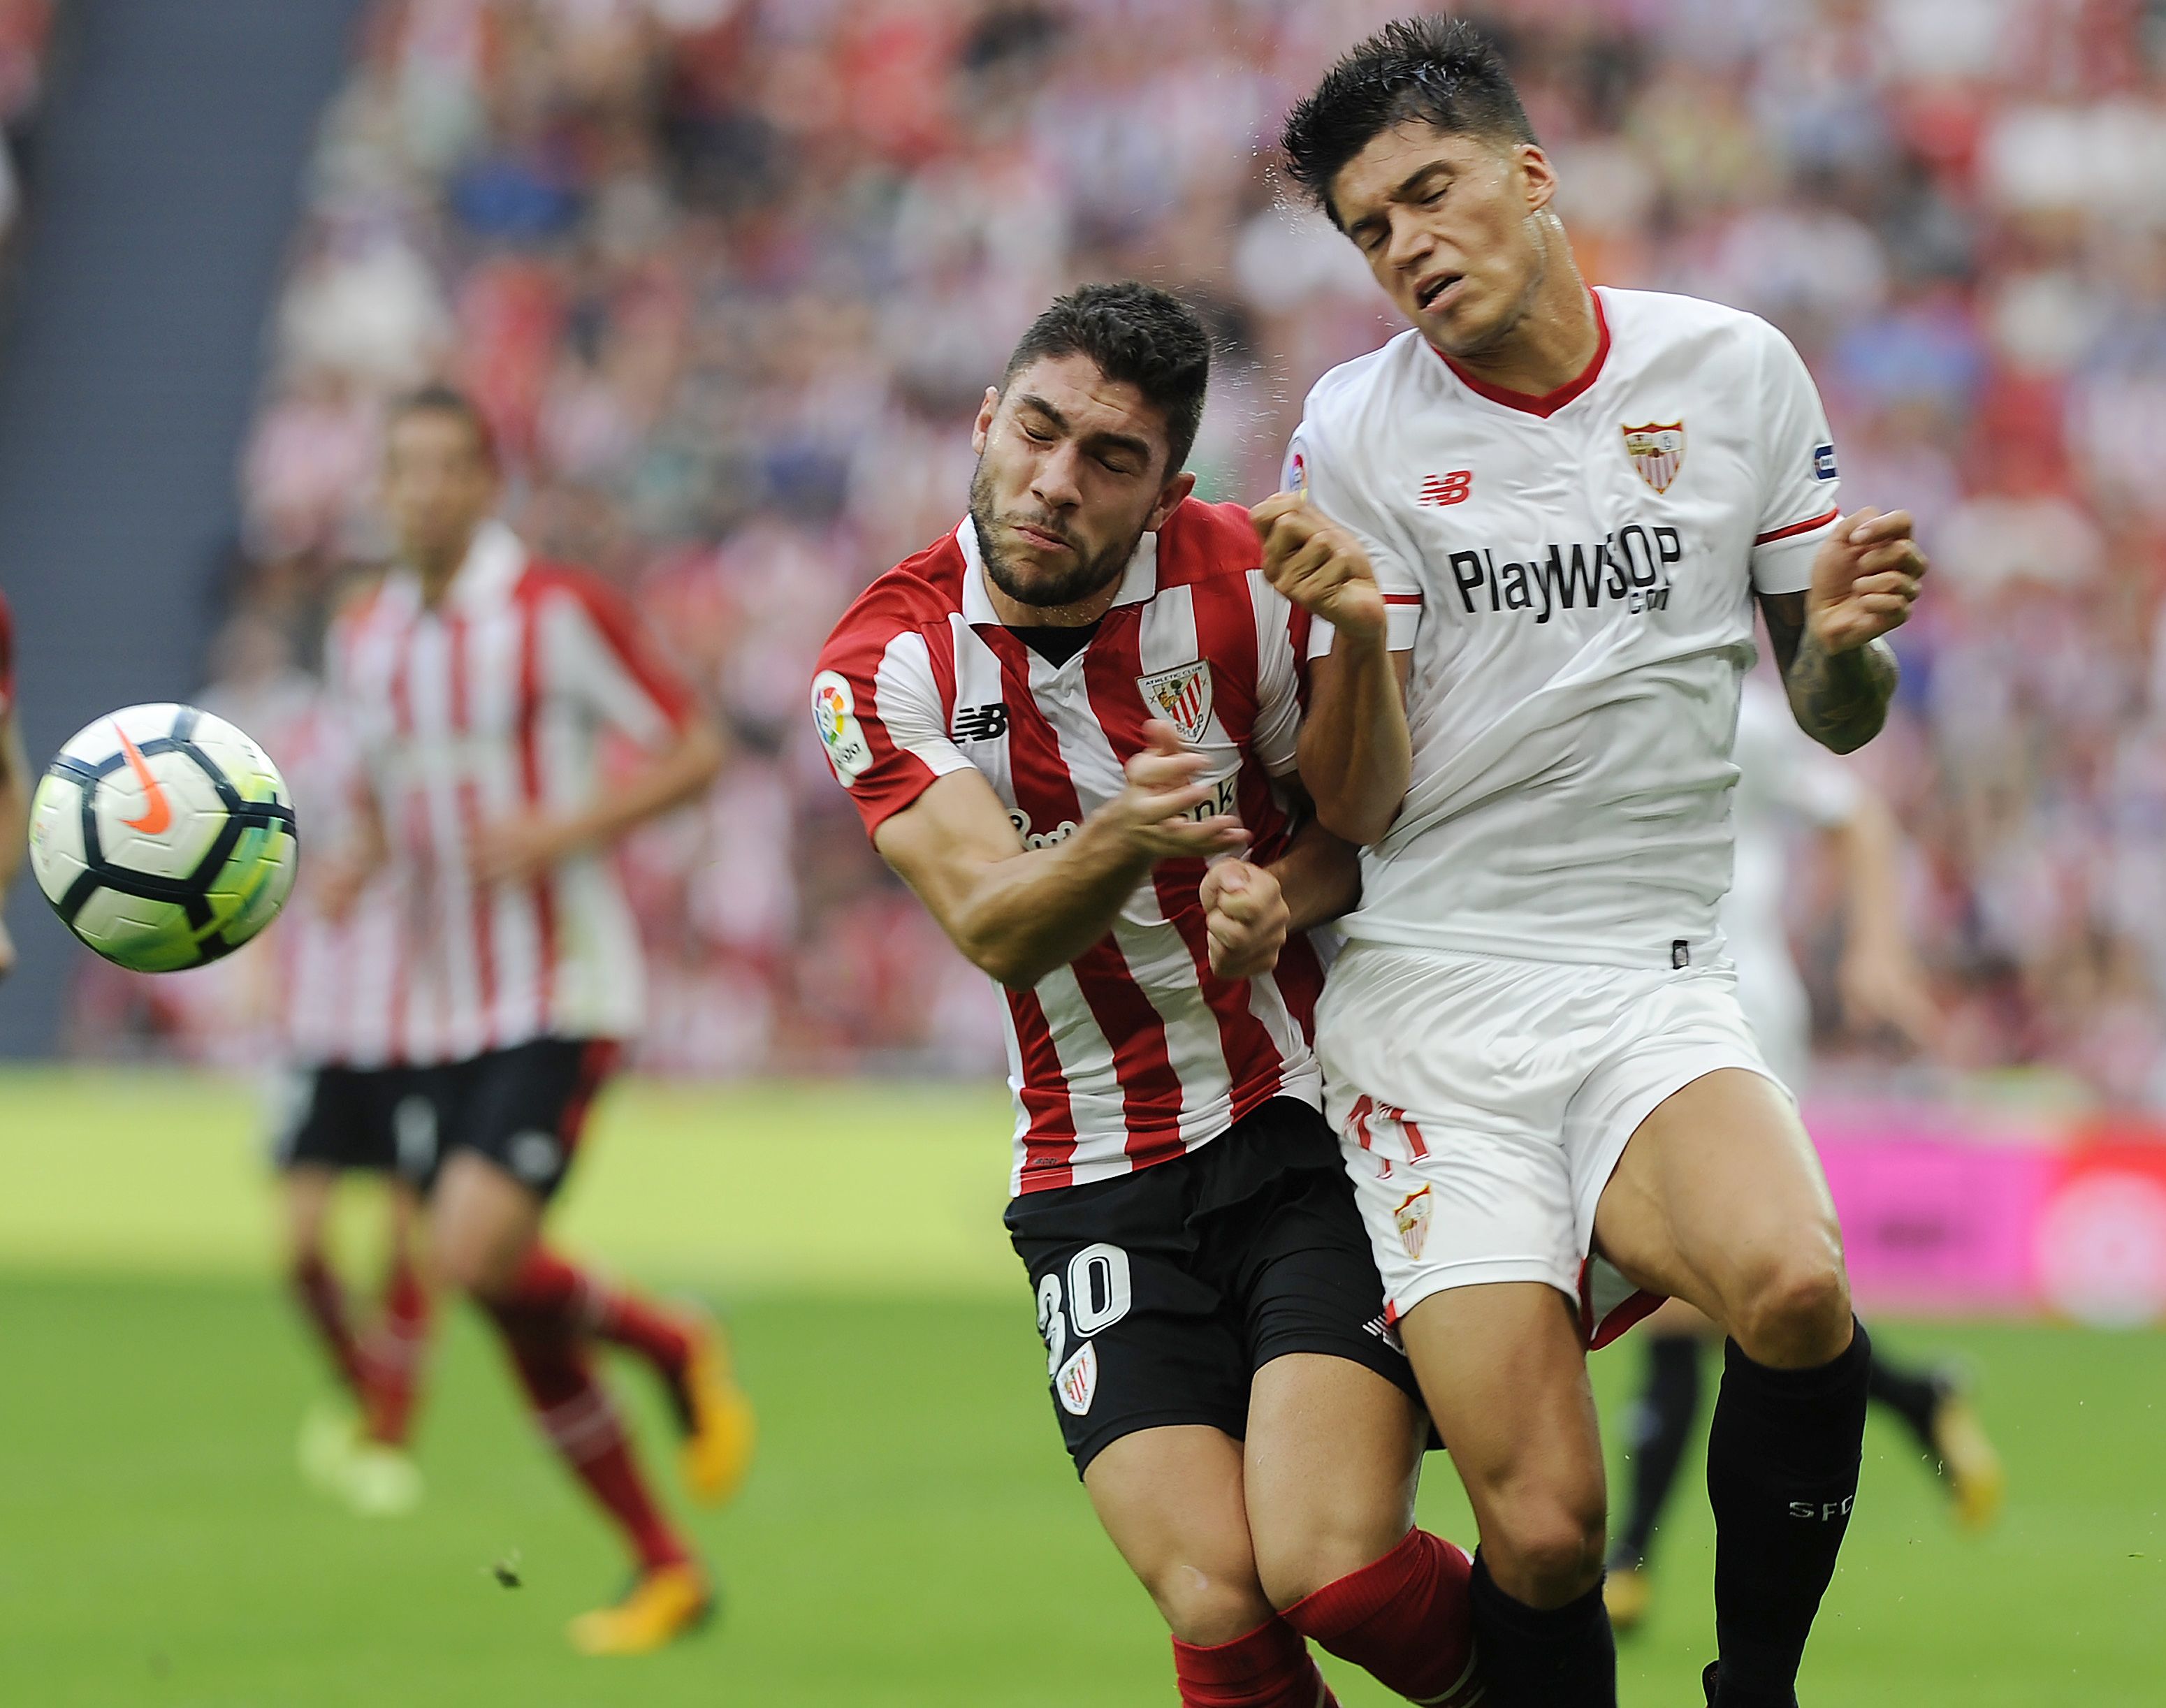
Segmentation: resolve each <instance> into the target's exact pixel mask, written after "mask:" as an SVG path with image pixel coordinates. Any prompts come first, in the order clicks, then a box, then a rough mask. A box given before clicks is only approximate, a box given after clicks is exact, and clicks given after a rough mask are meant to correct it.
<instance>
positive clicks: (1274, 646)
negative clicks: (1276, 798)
mask: <svg viewBox="0 0 2166 1708" xmlns="http://www.w3.org/2000/svg"><path fill="white" fill-rule="evenodd" d="M1249 600H1250V602H1251V604H1253V605H1254V607H1255V614H1256V720H1255V724H1254V725H1251V726H1250V728H1249V750H1250V751H1252V752H1253V753H1254V754H1255V756H1256V761H1257V762H1258V763H1259V764H1260V765H1261V766H1262V767H1264V769H1265V771H1267V772H1270V773H1271V775H1272V776H1273V777H1284V776H1286V774H1287V772H1291V771H1292V770H1293V769H1294V768H1295V764H1296V761H1297V751H1296V743H1297V741H1298V740H1299V738H1300V735H1301V700H1302V694H1301V671H1302V665H1303V663H1304V662H1306V661H1305V659H1304V657H1303V648H1304V647H1305V646H1306V645H1307V641H1308V626H1309V624H1308V613H1307V612H1306V611H1303V610H1302V609H1299V608H1298V607H1297V606H1296V605H1295V604H1292V602H1291V601H1290V600H1288V599H1287V598H1286V596H1285V595H1284V594H1283V593H1280V592H1279V590H1278V589H1277V588H1275V587H1273V586H1272V585H1271V583H1270V582H1268V581H1266V580H1265V578H1264V572H1263V571H1261V570H1260V569H1252V570H1250V571H1249Z"/></svg>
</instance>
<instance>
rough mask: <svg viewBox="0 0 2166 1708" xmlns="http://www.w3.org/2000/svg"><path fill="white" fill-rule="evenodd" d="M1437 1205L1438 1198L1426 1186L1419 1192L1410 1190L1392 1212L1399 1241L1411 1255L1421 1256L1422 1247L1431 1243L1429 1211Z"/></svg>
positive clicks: (1409, 1255)
mask: <svg viewBox="0 0 2166 1708" xmlns="http://www.w3.org/2000/svg"><path fill="white" fill-rule="evenodd" d="M1435 1207H1436V1200H1435V1199H1433V1198H1431V1197H1430V1196H1429V1188H1428V1187H1426V1186H1424V1187H1423V1188H1422V1189H1421V1190H1420V1191H1418V1192H1409V1193H1408V1194H1407V1196H1406V1199H1405V1200H1404V1201H1403V1203H1402V1204H1401V1205H1399V1207H1398V1209H1397V1210H1395V1211H1393V1212H1392V1221H1393V1222H1395V1223H1396V1224H1397V1226H1398V1230H1399V1243H1400V1244H1401V1245H1403V1246H1404V1247H1406V1248H1407V1255H1408V1257H1420V1256H1421V1254H1422V1247H1424V1246H1426V1245H1427V1244H1428V1243H1429V1212H1430V1211H1431V1210H1434V1208H1435Z"/></svg>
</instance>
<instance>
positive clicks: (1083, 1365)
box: [1053, 1341, 1098, 1417]
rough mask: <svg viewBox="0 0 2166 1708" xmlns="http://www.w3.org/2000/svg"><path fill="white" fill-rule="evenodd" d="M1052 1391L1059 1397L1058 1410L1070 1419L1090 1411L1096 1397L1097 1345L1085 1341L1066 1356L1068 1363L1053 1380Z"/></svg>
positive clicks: (1094, 1342)
mask: <svg viewBox="0 0 2166 1708" xmlns="http://www.w3.org/2000/svg"><path fill="white" fill-rule="evenodd" d="M1053 1388H1054V1392H1055V1393H1056V1394H1059V1396H1060V1409H1061V1410H1063V1411H1065V1412H1066V1413H1067V1414H1068V1415H1070V1417H1080V1416H1082V1415H1083V1414H1084V1413H1085V1412H1086V1411H1088V1410H1090V1409H1091V1401H1092V1400H1096V1398H1097V1397H1098V1343H1097V1342H1096V1341H1086V1342H1083V1344H1082V1345H1081V1346H1080V1347H1076V1349H1075V1351H1074V1352H1070V1354H1069V1355H1068V1362H1067V1363H1065V1364H1063V1365H1062V1366H1061V1367H1060V1373H1059V1375H1057V1376H1055V1377H1054V1379H1053Z"/></svg>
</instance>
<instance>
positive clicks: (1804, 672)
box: [1760, 593, 1900, 753]
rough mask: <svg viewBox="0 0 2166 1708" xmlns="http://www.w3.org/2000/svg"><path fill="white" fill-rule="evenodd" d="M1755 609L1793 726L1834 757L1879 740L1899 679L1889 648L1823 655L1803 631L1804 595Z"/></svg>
mask: <svg viewBox="0 0 2166 1708" xmlns="http://www.w3.org/2000/svg"><path fill="white" fill-rule="evenodd" d="M1760 609H1761V613H1762V615H1763V616H1765V617H1766V618H1767V638H1768V639H1769V640H1771V641H1772V642H1773V643H1774V648H1775V662H1776V663H1777V664H1778V665H1779V666H1780V667H1781V668H1782V672H1783V688H1784V689H1785V690H1786V691H1787V692H1788V694H1789V697H1790V710H1791V713H1792V714H1793V715H1794V716H1795V717H1796V719H1797V720H1798V727H1799V729H1801V730H1804V732H1805V733H1806V734H1807V735H1810V736H1811V737H1812V738H1813V740H1815V741H1817V742H1819V743H1820V746H1823V747H1825V748H1828V749H1830V750H1831V751H1834V752H1836V753H1852V752H1855V751H1857V749H1859V748H1860V747H1862V746H1864V745H1865V744H1866V743H1867V742H1868V741H1871V740H1872V739H1873V737H1874V736H1875V735H1878V734H1879V733H1880V726H1881V725H1883V724H1884V723H1885V722H1887V720H1888V703H1889V701H1890V700H1892V699H1894V697H1895V682H1896V678H1897V677H1898V676H1899V674H1900V671H1899V667H1898V666H1897V664H1896V662H1895V654H1894V649H1892V648H1891V647H1890V646H1889V645H1888V643H1887V642H1886V641H1885V640H1872V641H1868V642H1867V643H1866V644H1865V645H1864V646H1860V647H1857V648H1855V649H1853V650H1852V651H1848V652H1841V653H1831V652H1829V651H1826V650H1825V648H1823V647H1822V646H1820V642H1819V641H1818V640H1815V639H1814V638H1813V636H1812V635H1811V634H1810V633H1809V631H1808V630H1806V627H1805V598H1804V594H1803V593H1784V594H1779V595H1776V596H1773V597H1771V598H1763V599H1762V601H1761V602H1760Z"/></svg>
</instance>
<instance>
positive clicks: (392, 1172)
mask: <svg viewBox="0 0 2166 1708" xmlns="http://www.w3.org/2000/svg"><path fill="white" fill-rule="evenodd" d="M284 735H285V739H284V741H283V744H282V746H281V747H280V750H279V751H280V756H281V758H282V759H283V762H285V764H286V766H287V768H288V770H289V771H291V772H292V773H293V776H294V777H295V778H298V780H299V786H300V789H301V791H302V793H301V794H300V797H299V799H300V803H301V810H302V812H303V813H304V814H305V815H306V817H307V820H308V822H309V827H310V833H311V835H312V836H318V837H320V838H321V839H322V841H323V843H324V846H328V847H336V846H340V845H341V843H343V842H344V841H346V840H347V838H348V837H349V836H350V835H351V830H352V826H351V825H350V824H349V823H348V822H347V820H348V819H349V817H350V815H351V801H352V800H353V799H354V798H355V793H356V791H357V789H358V788H359V787H360V785H361V781H362V779H361V776H360V771H359V755H358V754H357V751H355V749H354V746H353V743H352V741H351V740H350V739H349V738H348V736H347V735H346V734H345V733H344V731H343V729H342V726H341V720H340V718H339V717H338V716H337V715H336V714H335V711H334V710H333V709H331V708H330V707H329V706H328V705H326V704H325V702H324V700H323V699H322V698H321V697H318V698H316V699H315V701H314V703H313V704H310V705H309V707H308V708H307V709H306V710H305V711H304V712H303V713H302V714H301V715H300V716H298V718H296V719H295V720H293V727H292V728H291V729H289V730H287V731H285V732H284ZM312 877H313V874H311V873H309V872H307V871H305V870H304V873H303V877H302V884H303V890H302V894H300V895H299V896H298V897H297V898H296V905H293V906H291V907H289V908H288V911H287V913H286V915H285V917H284V918H283V920H281V921H280V922H279V924H278V925H277V929H276V934H275V936H274V937H273V941H275V942H276V943H277V945H278V946H279V949H280V951H281V952H282V955H283V960H284V963H285V967H284V970H285V989H286V1002H285V1020H286V1028H287V1038H288V1048H289V1051H290V1056H291V1062H292V1068H291V1072H290V1073H289V1075H288V1083H287V1087H286V1094H285V1096H284V1097H283V1099H282V1102H283V1108H282V1110H281V1112H280V1116H279V1119H278V1122H277V1130H276V1135H275V1138H274V1141H273V1147H272V1158H273V1162H274V1163H275V1166H276V1167H277V1170H278V1175H279V1183H280V1193H281V1196H282V1198H283V1200H284V1209H285V1225H286V1236H287V1278H288V1284H289V1286H290V1287H291V1289H292V1290H293V1297H294V1299H295V1301H296V1303H297V1304H298V1305H299V1306H300V1309H301V1311H302V1315H303V1316H304V1319H305V1320H306V1321H307V1322H308V1323H309V1326H310V1327H311V1328H312V1330H313V1331H314V1334H315V1336H316V1338H317V1339H318V1340H319V1341H320V1342H321V1344H322V1346H323V1348H324V1351H325V1353H326V1354H327V1355H328V1357H329V1358H330V1365H331V1368H332V1371H333V1373H334V1374H335V1376H336V1377H337V1379H339V1381H340V1383H341V1386H342V1387H343V1389H345V1394H344V1399H345V1400H346V1402H348V1403H346V1404H335V1403H334V1404H328V1405H318V1406H315V1407H314V1408H312V1409H311V1410H310V1411H309V1415H308V1416H307V1418H306V1419H305V1420H304V1423H303V1426H302V1431H301V1443H300V1460H301V1470H302V1473H303V1474H304V1475H305V1476H306V1477H307V1478H308V1479H309V1481H310V1482H311V1483H313V1484H315V1485H316V1486H317V1487H318V1488H320V1489H323V1490H324V1492H325V1493H326V1494H329V1495H333V1496H335V1497H336V1498H339V1499H341V1500H345V1501H346V1503H347V1504H348V1505H351V1506H352V1507H353V1508H354V1509H355V1510H357V1511H359V1512H364V1513H371V1514H389V1513H397V1512H403V1511H405V1510H409V1509H410V1508H411V1507H412V1506H413V1505H415V1503H416V1502H417V1501H419V1500H420V1497H421V1476H420V1471H419V1469H418V1468H416V1467H415V1463H414V1461H413V1459H412V1458H411V1457H410V1456H409V1454H408V1452H407V1451H406V1443H407V1435H408V1430H409V1426H410V1423H411V1420H412V1416H413V1410H414V1402H415V1390H416V1387H417V1385H418V1383H419V1381H420V1372H421V1363H422V1358H423V1355H424V1353H425V1350H426V1347H427V1342H428V1332H429V1316H430V1310H429V1302H430V1301H429V1290H428V1288H427V1286H426V1284H425V1282H424V1279H423V1274H422V1263H421V1254H420V1250H419V1241H420V1194H419V1192H418V1190H417V1189H416V1187H415V1179H416V1178H418V1177H419V1175H420V1173H422V1172H423V1171H425V1169H426V1168H427V1166H428V1163H429V1161H430V1159H431V1157H433V1156H434V1155H435V1152H436V1106H435V1104H434V1102H433V1100H432V1098H431V1086H430V1084H429V1083H428V1076H427V1075H426V1074H425V1073H420V1072H419V1071H417V1070H415V1069H414V1068H409V1066H407V1065H406V1063H405V1062H404V1058H403V1055H402V1043H403V1041H402V1040H401V1039H399V1037H398V1036H395V1034H394V1028H393V1025H392V1021H393V1017H394V1014H395V1013H396V1011H397V1008H398V1004H399V1001H400V999H401V993H402V990H403V988H404V977H405V974H404V967H403V965H402V958H401V957H402V946H401V934H400V930H399V923H400V922H399V900H398V897H397V895H396V894H395V893H394V889H393V887H392V883H391V881H390V879H389V878H388V875H384V876H380V877H379V878H378V881H376V882H374V883H371V884H370V885H369V886H368V887H367V889H366V890H365V891H363V892H362V894H360V895H358V896H357V897H353V898H351V899H346V898H344V897H340V898H338V899H339V901H340V904H341V909H342V912H343V915H344V916H343V917H342V918H341V919H338V920H333V919H331V918H330V917H328V916H327V915H325V913H324V912H323V911H322V910H321V909H320V905H319V904H318V899H317V894H316V890H317V886H316V885H315V884H314V883H313V882H312ZM402 1164H403V1168H402ZM350 1173H363V1174H371V1175H374V1176H376V1177H378V1178H380V1179H381V1180H382V1181H383V1183H384V1185H385V1189H386V1198H387V1202H386V1205H385V1210H386V1215H387V1220H388V1226H387V1229H386V1240H385V1252H384V1270H383V1291H382V1295H381V1297H382V1303H381V1306H380V1310H379V1315H378V1322H377V1326H375V1328H374V1329H373V1330H372V1331H369V1332H367V1333H364V1332H362V1331H360V1330H359V1329H358V1328H357V1326H356V1324H355V1323H354V1321H353V1319H352V1315H351V1310H350V1307H349V1305H348V1300H347V1295H346V1289H345V1288H344V1287H343V1286H342V1285H341V1282H340V1280H339V1278H338V1275H337V1273H336V1272H335V1270H334V1269H333V1268H332V1266H331V1263H330V1256H329V1253H328V1252H327V1251H326V1249H325V1232H326V1228H325V1224H326V1221H327V1220H328V1218H329V1216H330V1210H331V1206H332V1203H333V1200H334V1198H335V1194H336V1193H337V1190H338V1187H339V1184H340V1182H341V1179H342V1178H343V1177H345V1176H346V1175H347V1174H350Z"/></svg>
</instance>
